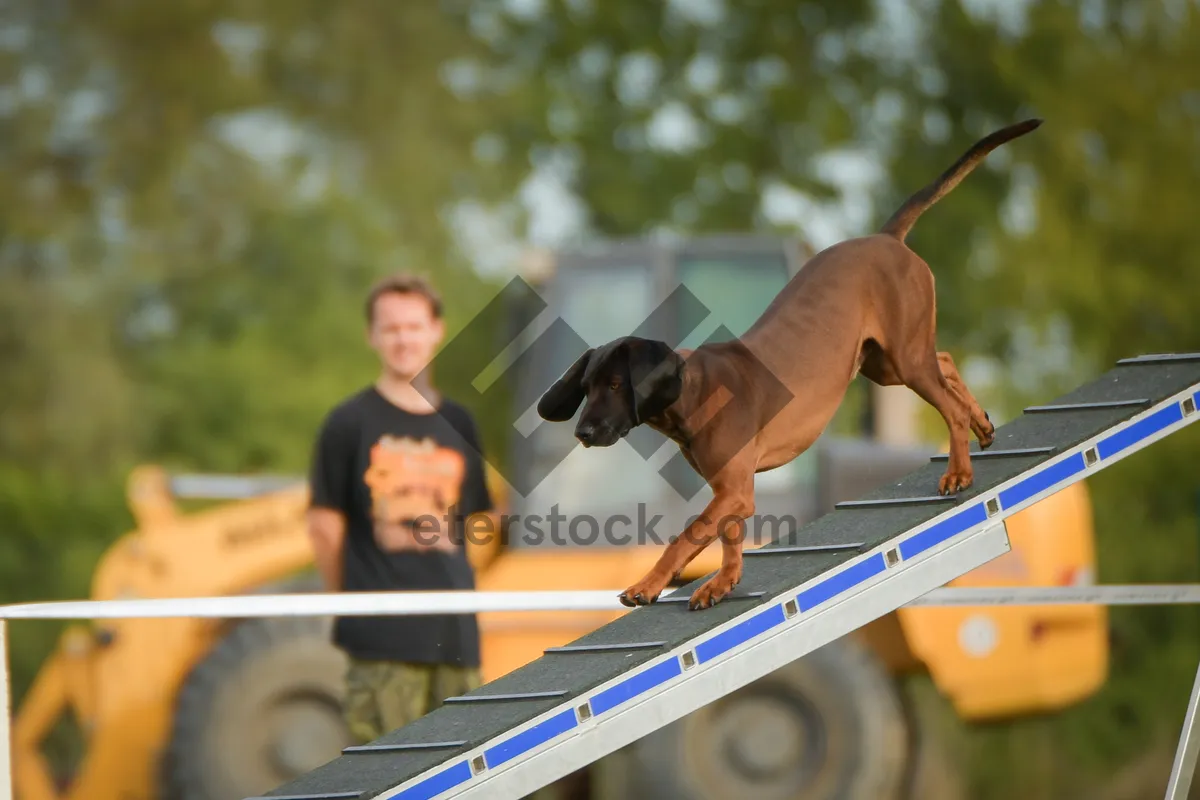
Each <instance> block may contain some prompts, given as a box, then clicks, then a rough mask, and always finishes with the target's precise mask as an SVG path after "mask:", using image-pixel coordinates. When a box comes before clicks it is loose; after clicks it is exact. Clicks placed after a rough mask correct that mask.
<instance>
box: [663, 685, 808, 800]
mask: <svg viewBox="0 0 1200 800" xmlns="http://www.w3.org/2000/svg"><path fill="white" fill-rule="evenodd" d="M700 713H701V716H700V718H699V719H696V720H694V721H693V724H691V725H689V729H690V730H689V734H688V735H687V737H686V738H687V745H686V750H687V752H688V754H689V760H692V761H693V764H692V774H693V775H694V776H695V778H696V781H697V784H698V785H699V786H702V787H704V788H705V790H706V791H709V792H715V794H713V796H714V797H715V796H724V795H726V794H727V793H729V792H738V793H741V792H749V793H750V794H749V795H748V796H753V797H755V798H759V797H762V798H776V797H780V798H785V797H786V798H790V797H795V796H797V795H800V794H802V793H803V792H804V791H805V790H807V789H809V788H811V787H813V786H815V785H816V784H818V783H819V782H820V780H821V773H822V770H823V769H824V767H825V753H826V750H827V735H826V730H825V725H824V721H823V719H822V716H821V714H820V712H819V711H818V709H817V708H816V706H815V705H813V704H812V703H811V702H810V701H809V700H808V699H807V698H805V697H804V696H803V695H800V694H799V693H796V692H792V691H788V689H787V688H786V687H779V686H764V687H762V688H761V689H757V690H749V691H744V692H742V693H738V694H735V695H733V696H730V697H729V698H727V699H726V700H724V701H720V702H718V703H715V704H713V705H712V706H710V707H709V708H708V709H706V710H704V711H702V712H700ZM696 723H698V724H696ZM718 731H719V733H717V732H718Z"/></svg>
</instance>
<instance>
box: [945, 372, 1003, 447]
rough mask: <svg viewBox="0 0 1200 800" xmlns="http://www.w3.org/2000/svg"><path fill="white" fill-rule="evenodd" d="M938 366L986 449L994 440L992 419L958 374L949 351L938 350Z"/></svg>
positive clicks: (994, 430) (973, 430) (994, 428)
mask: <svg viewBox="0 0 1200 800" xmlns="http://www.w3.org/2000/svg"><path fill="white" fill-rule="evenodd" d="M937 358H938V367H939V368H940V369H941V371H942V375H944V376H945V378H946V382H947V383H948V384H949V385H950V391H952V392H954V393H955V394H957V395H958V396H959V399H961V400H962V401H963V402H964V403H966V405H967V408H968V409H969V411H970V413H971V431H972V432H973V433H974V434H975V438H976V439H978V440H979V446H980V447H981V448H983V449H987V448H988V447H990V446H991V444H992V442H994V441H995V440H996V426H995V425H993V424H992V420H991V418H990V417H988V414H987V412H986V411H984V410H983V408H982V407H981V406H980V405H979V401H978V400H976V399H975V395H973V394H971V390H970V389H968V388H967V384H966V382H965V381H964V380H963V379H962V376H961V375H959V374H958V368H957V367H956V366H955V365H954V359H953V358H951V356H950V354H949V353H946V352H940V353H938V354H937Z"/></svg>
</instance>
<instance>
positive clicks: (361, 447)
mask: <svg viewBox="0 0 1200 800" xmlns="http://www.w3.org/2000/svg"><path fill="white" fill-rule="evenodd" d="M366 317H367V337H368V341H369V342H370V345H371V347H372V348H373V349H374V350H375V352H376V353H378V355H379V360H380V363H381V365H382V371H381V372H380V375H379V378H378V380H376V381H375V383H374V384H373V385H371V386H368V387H366V388H364V389H362V390H360V391H358V392H357V393H355V394H353V395H352V396H350V397H349V398H347V399H346V400H344V401H342V402H341V403H340V404H339V405H337V406H336V407H335V408H334V409H333V410H332V411H331V412H330V413H329V414H328V416H326V418H325V420H324V422H323V424H322V426H321V430H320V434H319V436H318V439H317V443H316V447H315V451H314V454H313V461H312V467H311V491H312V502H311V509H310V511H309V532H310V536H311V538H312V542H313V547H314V550H315V554H316V562H317V567H318V569H319V570H320V572H321V575H322V577H323V579H324V582H325V584H326V586H327V587H328V588H329V590H330V591H347V592H358V591H366V592H372V591H393V590H395V591H403V590H414V589H415V590H453V589H474V588H475V580H474V574H473V572H472V569H471V565H470V563H469V562H468V560H467V555H466V551H465V540H464V536H463V519H464V518H465V517H466V516H468V515H470V514H474V513H477V512H482V511H490V510H491V497H490V495H489V492H488V487H487V484H486V481H485V473H484V464H483V459H482V456H481V453H482V447H481V443H480V440H479V435H478V431H477V428H476V424H475V420H474V419H473V418H472V416H471V414H470V413H469V412H468V411H467V410H466V409H465V408H464V407H462V406H461V405H458V404H457V403H455V402H453V401H452V400H450V399H448V398H446V397H443V396H441V395H440V394H438V393H435V392H434V390H433V388H432V387H431V386H430V385H429V384H428V382H427V380H426V376H427V372H426V367H427V366H428V365H429V362H430V360H431V359H432V358H433V354H434V352H435V350H436V348H437V346H438V344H439V343H440V342H441V340H442V336H443V334H444V330H443V322H442V303H441V300H440V298H439V296H438V295H437V293H436V291H435V290H434V289H433V288H432V287H431V286H430V285H429V284H428V283H427V282H425V281H424V280H422V279H420V278H418V277H415V276H408V275H400V276H395V277H392V278H388V279H386V280H384V281H382V282H380V283H378V284H377V285H376V286H375V287H374V288H373V289H372V290H371V292H370V294H369V295H368V297H367V303H366ZM422 382H424V383H422ZM334 643H335V644H336V645H337V646H338V647H340V648H341V649H342V650H343V651H344V652H345V653H346V655H347V656H348V657H349V659H350V667H349V671H348V673H347V698H346V709H345V713H346V719H347V722H348V724H349V726H350V729H351V732H352V733H353V735H354V736H355V737H356V738H357V739H358V740H359V741H360V742H361V743H366V742H369V741H372V740H374V739H377V738H379V737H380V736H382V735H383V734H384V733H387V732H389V731H391V730H394V729H396V728H399V727H401V726H403V725H406V724H407V723H409V722H411V721H412V720H414V719H416V718H417V717H420V716H423V715H424V714H426V713H428V712H429V711H432V710H433V709H434V708H436V707H438V706H439V705H440V704H441V703H442V701H443V699H444V698H446V697H448V696H452V695H458V694H462V693H464V692H467V691H469V690H470V689H473V688H475V687H476V686H478V685H479V683H480V672H479V631H478V626H477V621H476V618H475V617H474V616H473V615H448V616H433V617H420V616H418V617H399V616H395V617H389V616H378V617H362V618H349V617H341V618H339V619H338V620H337V622H336V625H335V629H334Z"/></svg>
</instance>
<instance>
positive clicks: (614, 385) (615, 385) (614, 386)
mask: <svg viewBox="0 0 1200 800" xmlns="http://www.w3.org/2000/svg"><path fill="white" fill-rule="evenodd" d="M608 388H610V389H612V390H613V391H614V392H615V391H616V390H617V389H620V388H621V384H620V382H618V381H613V382H612V383H610V384H609V385H608Z"/></svg>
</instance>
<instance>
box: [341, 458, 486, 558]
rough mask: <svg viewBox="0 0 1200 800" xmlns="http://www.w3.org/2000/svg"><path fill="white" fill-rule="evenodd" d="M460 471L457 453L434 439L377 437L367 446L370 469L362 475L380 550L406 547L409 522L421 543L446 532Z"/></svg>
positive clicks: (410, 540)
mask: <svg viewBox="0 0 1200 800" xmlns="http://www.w3.org/2000/svg"><path fill="white" fill-rule="evenodd" d="M465 471H466V467H465V463H464V459H463V456H462V454H461V453H459V452H458V451H457V450H453V449H451V448H448V447H441V446H439V445H438V444H437V442H435V441H434V440H433V439H420V440H417V439H413V438H410V437H407V436H399V437H398V436H383V437H382V438H380V440H379V441H378V442H376V443H375V445H374V446H373V447H372V448H371V456H370V466H369V467H368V468H367V471H366V474H364V475H363V481H364V482H365V483H366V485H367V486H368V487H369V488H370V490H371V505H372V510H373V512H374V517H375V526H376V539H377V540H378V541H379V544H380V546H381V547H383V548H384V549H386V550H396V549H404V548H405V547H407V546H410V545H411V544H412V543H413V532H412V528H411V526H412V525H413V524H416V525H417V526H418V527H417V531H418V534H419V535H421V538H422V541H423V542H425V543H429V542H431V541H432V540H433V537H434V535H435V534H442V533H445V532H446V529H447V528H448V527H449V526H448V522H449V517H448V514H449V511H450V508H451V507H452V506H454V505H455V504H456V503H458V500H459V492H460V489H461V486H462V482H463V475H464V473H465ZM417 546H420V545H419V544H418V545H417Z"/></svg>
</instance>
